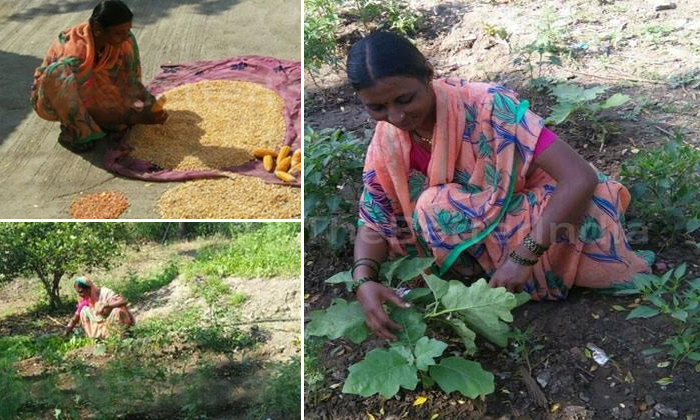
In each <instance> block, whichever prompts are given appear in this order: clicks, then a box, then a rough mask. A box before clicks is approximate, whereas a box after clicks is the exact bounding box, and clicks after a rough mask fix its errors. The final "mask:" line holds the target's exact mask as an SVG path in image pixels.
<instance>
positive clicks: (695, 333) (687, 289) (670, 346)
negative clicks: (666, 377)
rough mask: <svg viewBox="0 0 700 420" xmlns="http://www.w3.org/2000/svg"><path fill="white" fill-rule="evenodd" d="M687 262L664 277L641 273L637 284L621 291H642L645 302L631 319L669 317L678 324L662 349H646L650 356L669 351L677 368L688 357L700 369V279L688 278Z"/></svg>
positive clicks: (635, 310)
mask: <svg viewBox="0 0 700 420" xmlns="http://www.w3.org/2000/svg"><path fill="white" fill-rule="evenodd" d="M686 269H687V266H686V264H685V263H683V264H681V265H679V266H678V267H676V268H675V269H673V270H669V271H667V272H666V273H665V274H664V275H663V276H656V275H653V274H638V275H636V276H634V278H633V280H632V281H633V284H634V287H633V288H630V289H627V290H622V291H620V292H618V294H637V293H639V294H641V295H642V298H643V300H644V304H643V305H639V306H637V307H636V308H634V309H633V310H632V311H631V312H630V313H629V314H628V315H627V319H634V318H653V317H655V316H657V315H665V316H669V317H670V318H671V320H672V321H673V323H674V324H675V327H676V331H675V334H674V335H673V336H671V337H670V338H668V339H667V340H665V341H664V342H663V344H662V346H661V347H660V348H651V349H647V350H645V351H644V354H646V355H650V354H654V353H658V352H661V351H665V352H666V354H667V355H668V356H669V357H670V358H671V359H672V360H673V368H675V367H676V365H678V363H680V362H681V361H683V360H685V359H688V360H690V361H692V362H693V363H696V370H698V371H700V278H696V279H694V280H688V279H686V278H685V275H686Z"/></svg>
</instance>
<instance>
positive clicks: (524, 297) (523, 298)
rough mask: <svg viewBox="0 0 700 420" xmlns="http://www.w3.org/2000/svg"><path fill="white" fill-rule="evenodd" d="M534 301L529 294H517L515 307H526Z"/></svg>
mask: <svg viewBox="0 0 700 420" xmlns="http://www.w3.org/2000/svg"><path fill="white" fill-rule="evenodd" d="M530 299H532V296H530V294H529V293H528V292H520V293H516V294H515V307H516V308H517V307H518V306H520V305H524V304H526V303H527V302H529V301H530Z"/></svg>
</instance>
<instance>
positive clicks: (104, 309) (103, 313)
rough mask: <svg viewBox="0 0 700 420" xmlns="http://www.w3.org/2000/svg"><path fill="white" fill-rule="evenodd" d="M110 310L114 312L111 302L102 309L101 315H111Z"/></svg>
mask: <svg viewBox="0 0 700 420" xmlns="http://www.w3.org/2000/svg"><path fill="white" fill-rule="evenodd" d="M110 312H112V306H110V305H109V304H105V305H104V306H103V307H102V309H100V315H102V316H109V313H110Z"/></svg>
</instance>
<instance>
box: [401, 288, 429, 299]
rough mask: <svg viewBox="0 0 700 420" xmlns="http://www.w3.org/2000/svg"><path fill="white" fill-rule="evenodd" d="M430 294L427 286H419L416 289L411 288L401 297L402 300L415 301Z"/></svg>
mask: <svg viewBox="0 0 700 420" xmlns="http://www.w3.org/2000/svg"><path fill="white" fill-rule="evenodd" d="M430 294H431V291H430V289H428V288H427V287H419V288H417V289H411V290H410V291H409V292H408V293H407V294H406V296H404V297H403V300H405V301H406V302H415V301H417V300H419V299H420V298H422V297H425V296H428V295H430Z"/></svg>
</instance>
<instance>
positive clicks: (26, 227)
mask: <svg viewBox="0 0 700 420" xmlns="http://www.w3.org/2000/svg"><path fill="white" fill-rule="evenodd" d="M123 239H125V231H124V225H123V224H119V223H54V222H52V223H40V222H32V223H25V222H16V223H1V224H0V281H2V280H3V279H9V280H11V279H13V278H15V277H19V276H37V277H38V278H39V280H41V283H42V285H43V286H44V289H45V290H46V294H47V296H48V298H49V304H50V306H51V308H54V309H55V308H57V307H59V306H60V305H61V297H60V295H59V291H60V288H59V286H60V282H61V279H64V278H67V277H68V276H71V275H73V274H76V273H78V272H79V271H80V270H90V269H94V268H109V267H110V266H111V262H112V260H113V259H114V258H115V257H117V256H119V255H121V253H122V246H121V243H120V242H121V241H122V240H123Z"/></svg>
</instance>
